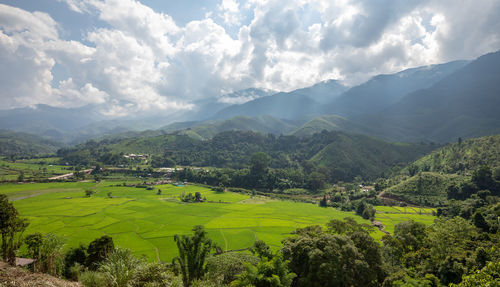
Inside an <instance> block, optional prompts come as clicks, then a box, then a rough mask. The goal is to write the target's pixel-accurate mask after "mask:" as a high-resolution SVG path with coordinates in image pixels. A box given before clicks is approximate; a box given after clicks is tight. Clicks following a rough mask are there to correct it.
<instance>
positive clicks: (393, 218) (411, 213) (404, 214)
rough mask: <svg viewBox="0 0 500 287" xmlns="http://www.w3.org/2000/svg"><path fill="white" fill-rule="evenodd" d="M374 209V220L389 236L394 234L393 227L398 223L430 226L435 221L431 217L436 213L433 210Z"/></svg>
mask: <svg viewBox="0 0 500 287" xmlns="http://www.w3.org/2000/svg"><path fill="white" fill-rule="evenodd" d="M375 209H376V210H377V212H376V213H375V220H376V221H380V222H382V224H383V225H384V226H385V231H387V232H389V233H391V234H392V233H393V232H394V226H396V224H398V223H400V222H403V221H408V220H413V221H415V222H421V223H424V224H425V225H431V224H432V223H433V222H434V219H436V217H435V216H434V215H433V214H434V213H435V212H436V209H435V208H421V207H410V206H407V207H399V206H375Z"/></svg>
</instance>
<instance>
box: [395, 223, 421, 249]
mask: <svg viewBox="0 0 500 287" xmlns="http://www.w3.org/2000/svg"><path fill="white" fill-rule="evenodd" d="M425 228H426V227H425V224H423V223H420V222H415V221H413V220H409V221H403V222H400V223H398V224H396V226H395V227H394V238H395V239H397V240H399V241H400V243H401V246H403V248H404V251H403V252H405V253H407V252H410V251H417V250H419V249H420V248H421V247H422V246H423V244H424V240H425V235H426V233H425Z"/></svg>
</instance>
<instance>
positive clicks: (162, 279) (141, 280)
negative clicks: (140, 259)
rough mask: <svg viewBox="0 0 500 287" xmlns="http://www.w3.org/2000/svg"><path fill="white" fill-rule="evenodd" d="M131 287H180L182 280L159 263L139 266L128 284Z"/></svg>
mask: <svg viewBox="0 0 500 287" xmlns="http://www.w3.org/2000/svg"><path fill="white" fill-rule="evenodd" d="M130 286H132V287H143V286H144V287H145V286H148V287H152V286H162V287H163V286H167V287H169V286H172V287H174V286H176V287H177V286H178V287H181V286H182V279H181V278H179V277H177V276H175V274H173V273H172V272H170V271H169V270H168V269H167V268H166V266H165V265H163V264H159V263H149V264H141V265H139V267H137V269H136V270H135V272H134V275H133V277H132V280H131V282H130Z"/></svg>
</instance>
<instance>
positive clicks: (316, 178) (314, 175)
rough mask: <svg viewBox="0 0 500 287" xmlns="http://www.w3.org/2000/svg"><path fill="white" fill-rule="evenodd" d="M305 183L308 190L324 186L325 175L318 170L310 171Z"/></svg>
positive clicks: (315, 189)
mask: <svg viewBox="0 0 500 287" xmlns="http://www.w3.org/2000/svg"><path fill="white" fill-rule="evenodd" d="M307 185H308V187H309V189H310V190H312V191H318V190H320V189H322V188H323V187H324V186H325V175H324V174H322V173H319V172H316V171H314V172H311V174H310V175H309V178H308V180H307Z"/></svg>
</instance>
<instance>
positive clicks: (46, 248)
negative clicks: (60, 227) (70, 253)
mask: <svg viewBox="0 0 500 287" xmlns="http://www.w3.org/2000/svg"><path fill="white" fill-rule="evenodd" d="M63 247H64V240H63V239H62V238H61V237H59V236H57V235H54V234H51V233H48V234H46V235H45V238H44V239H43V243H42V246H41V247H40V269H41V271H42V272H44V273H48V274H50V275H52V276H58V275H61V274H62V271H63V269H64V253H63Z"/></svg>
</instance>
